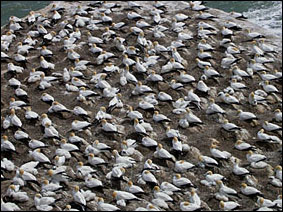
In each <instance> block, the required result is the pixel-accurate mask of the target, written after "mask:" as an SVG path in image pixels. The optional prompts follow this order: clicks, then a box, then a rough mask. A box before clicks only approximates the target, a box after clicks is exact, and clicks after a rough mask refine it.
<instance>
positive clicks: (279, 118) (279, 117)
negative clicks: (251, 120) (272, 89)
mask: <svg viewBox="0 0 283 212" xmlns="http://www.w3.org/2000/svg"><path fill="white" fill-rule="evenodd" d="M274 112H275V113H274V118H275V121H277V122H282V112H281V110H280V109H276V110H275V111H274Z"/></svg>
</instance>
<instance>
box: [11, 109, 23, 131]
mask: <svg viewBox="0 0 283 212" xmlns="http://www.w3.org/2000/svg"><path fill="white" fill-rule="evenodd" d="M10 114H11V115H10V116H9V119H10V123H11V124H12V125H14V126H16V127H22V125H23V124H22V121H21V120H20V119H19V117H18V116H17V115H16V112H15V110H14V109H11V110H10Z"/></svg>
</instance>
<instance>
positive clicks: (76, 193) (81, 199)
mask: <svg viewBox="0 0 283 212" xmlns="http://www.w3.org/2000/svg"><path fill="white" fill-rule="evenodd" d="M72 195H73V198H74V201H75V202H77V203H79V204H80V205H82V206H86V199H85V197H84V195H83V194H82V192H80V188H79V186H74V188H73V190H72Z"/></svg>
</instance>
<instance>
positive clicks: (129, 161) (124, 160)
mask: <svg viewBox="0 0 283 212" xmlns="http://www.w3.org/2000/svg"><path fill="white" fill-rule="evenodd" d="M113 155H114V156H115V163H116V164H121V165H122V166H124V167H132V166H133V165H134V164H136V161H135V159H133V158H132V157H128V156H120V154H119V153H118V151H117V150H115V149H114V150H113Z"/></svg>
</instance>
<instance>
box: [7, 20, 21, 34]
mask: <svg viewBox="0 0 283 212" xmlns="http://www.w3.org/2000/svg"><path fill="white" fill-rule="evenodd" d="M9 23H10V24H9V29H10V30H11V31H13V32H15V31H19V30H21V29H23V27H22V26H21V25H20V24H19V23H17V22H15V21H13V20H10V21H9Z"/></svg>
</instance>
